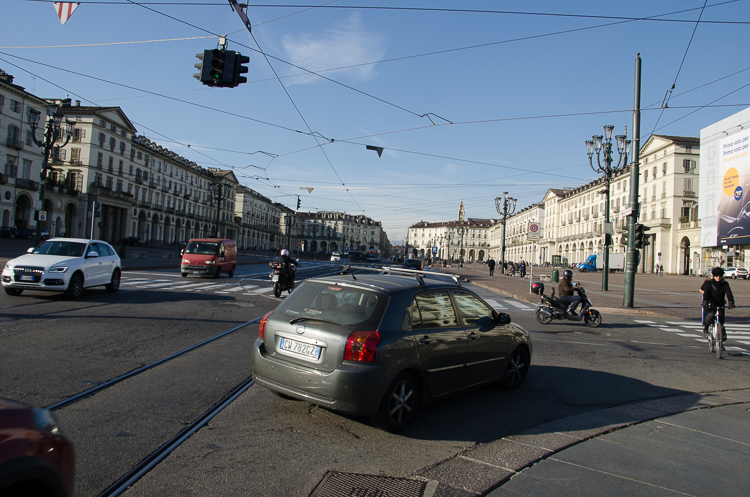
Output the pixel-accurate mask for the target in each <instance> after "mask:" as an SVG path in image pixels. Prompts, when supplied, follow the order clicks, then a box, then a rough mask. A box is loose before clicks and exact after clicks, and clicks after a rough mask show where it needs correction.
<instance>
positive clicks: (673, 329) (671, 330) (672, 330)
mask: <svg viewBox="0 0 750 497" xmlns="http://www.w3.org/2000/svg"><path fill="white" fill-rule="evenodd" d="M659 329H660V330H662V331H669V332H670V333H679V332H680V331H685V330H681V329H680V328H659Z"/></svg>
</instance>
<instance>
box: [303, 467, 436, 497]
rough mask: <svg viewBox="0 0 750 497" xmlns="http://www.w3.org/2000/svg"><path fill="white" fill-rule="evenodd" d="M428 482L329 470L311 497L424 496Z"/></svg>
mask: <svg viewBox="0 0 750 497" xmlns="http://www.w3.org/2000/svg"><path fill="white" fill-rule="evenodd" d="M426 485H427V482H425V481H421V480H410V479H408V478H396V477H393V476H377V475H360V474H356V473H340V472H338V471H329V472H328V473H326V475H325V476H324V477H323V479H322V480H321V482H320V483H319V484H318V486H317V487H316V488H315V490H314V491H313V493H312V494H310V497H422V496H423V494H424V489H425V486H426Z"/></svg>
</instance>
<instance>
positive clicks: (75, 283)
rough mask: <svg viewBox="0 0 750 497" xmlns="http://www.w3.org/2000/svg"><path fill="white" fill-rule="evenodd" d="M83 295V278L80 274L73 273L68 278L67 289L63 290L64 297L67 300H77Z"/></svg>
mask: <svg viewBox="0 0 750 497" xmlns="http://www.w3.org/2000/svg"><path fill="white" fill-rule="evenodd" d="M82 293H83V276H82V275H81V273H75V274H74V275H73V276H71V278H70V283H68V289H67V290H65V296H66V297H68V298H69V299H73V300H75V299H77V298H78V297H80V296H81V294H82Z"/></svg>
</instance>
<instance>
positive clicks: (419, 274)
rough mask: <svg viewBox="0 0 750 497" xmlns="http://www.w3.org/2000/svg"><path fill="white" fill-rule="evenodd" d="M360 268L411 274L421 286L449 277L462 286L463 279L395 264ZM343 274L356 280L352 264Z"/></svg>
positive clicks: (362, 267)
mask: <svg viewBox="0 0 750 497" xmlns="http://www.w3.org/2000/svg"><path fill="white" fill-rule="evenodd" d="M357 269H358V270H361V271H372V272H377V273H379V274H383V275H390V274H394V275H401V276H409V275H412V276H414V278H415V279H416V280H417V282H419V285H420V286H424V285H425V283H424V280H425V279H426V278H427V279H443V280H444V279H445V278H449V279H450V280H451V281H453V283H455V284H456V286H461V280H460V279H459V278H458V276H456V275H455V274H448V273H435V272H432V271H421V270H418V269H403V268H400V267H395V266H383V267H382V268H375V267H367V266H357ZM341 274H351V275H352V279H354V280H356V279H357V278H356V276H354V271H353V269H352V267H351V266H344V267H343V268H342V269H341Z"/></svg>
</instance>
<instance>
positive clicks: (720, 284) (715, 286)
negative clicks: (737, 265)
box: [699, 267, 734, 341]
mask: <svg viewBox="0 0 750 497" xmlns="http://www.w3.org/2000/svg"><path fill="white" fill-rule="evenodd" d="M699 291H700V292H701V294H702V295H703V303H704V304H708V308H706V310H705V319H704V320H703V334H704V335H708V326H709V325H710V324H711V323H713V321H714V319H716V313H717V312H718V313H719V322H720V323H721V340H722V341H725V340H726V339H727V330H726V328H725V327H724V303H725V299H726V300H728V301H729V308H730V309H732V308H734V295H732V289H731V288H730V287H729V283H728V282H727V280H725V279H724V269H722V268H720V267H715V268H713V269H712V270H711V279H708V280H705V281H704V282H703V284H702V285H701V287H700V290H699Z"/></svg>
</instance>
